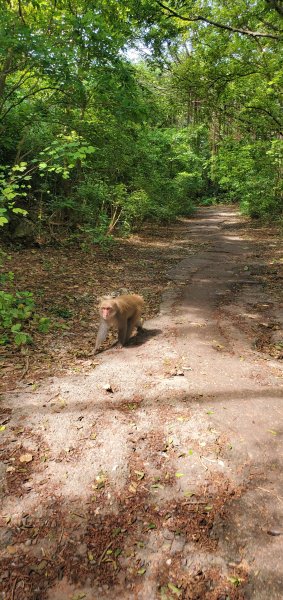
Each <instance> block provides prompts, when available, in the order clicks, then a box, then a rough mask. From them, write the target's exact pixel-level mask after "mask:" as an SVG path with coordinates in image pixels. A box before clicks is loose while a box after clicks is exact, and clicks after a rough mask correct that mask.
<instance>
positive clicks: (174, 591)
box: [167, 582, 182, 598]
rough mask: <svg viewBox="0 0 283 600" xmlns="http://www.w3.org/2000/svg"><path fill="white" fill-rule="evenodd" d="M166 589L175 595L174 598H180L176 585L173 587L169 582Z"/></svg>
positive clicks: (180, 593) (179, 591) (180, 591)
mask: <svg viewBox="0 0 283 600" xmlns="http://www.w3.org/2000/svg"><path fill="white" fill-rule="evenodd" d="M167 585H168V588H169V590H170V591H171V592H173V594H175V596H178V598H180V596H182V590H181V589H180V588H178V587H176V585H174V584H173V583H171V582H169V583H168V584H167Z"/></svg>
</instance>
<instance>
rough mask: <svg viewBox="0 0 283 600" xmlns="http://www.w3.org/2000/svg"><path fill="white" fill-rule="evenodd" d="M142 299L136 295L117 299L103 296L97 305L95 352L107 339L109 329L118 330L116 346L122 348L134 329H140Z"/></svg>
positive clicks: (125, 295) (127, 295) (124, 295)
mask: <svg viewBox="0 0 283 600" xmlns="http://www.w3.org/2000/svg"><path fill="white" fill-rule="evenodd" d="M143 307H144V299H143V298H142V297H141V296H138V294H123V295H122V296H118V297H117V298H112V297H111V296H105V297H104V298H102V300H101V302H100V305H99V313H100V326H99V329H98V333H97V338H96V343H95V350H94V351H95V352H96V351H97V350H98V348H99V346H100V345H101V344H102V343H103V342H104V340H105V339H106V337H107V334H108V331H109V329H110V327H115V328H116V329H118V345H119V346H120V347H121V346H124V345H125V344H126V343H127V342H128V341H129V338H130V337H131V334H132V332H133V329H134V328H135V327H138V328H140V329H141V328H142V322H141V313H142V310H143Z"/></svg>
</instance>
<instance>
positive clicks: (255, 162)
mask: <svg viewBox="0 0 283 600" xmlns="http://www.w3.org/2000/svg"><path fill="white" fill-rule="evenodd" d="M282 149H283V143H282V141H280V140H274V141H272V142H271V143H270V142H263V141H255V140H253V141H252V142H250V143H246V142H242V143H238V142H237V143H236V142H235V141H233V140H230V141H229V142H227V143H226V144H223V145H222V146H221V147H220V149H219V153H218V156H217V160H216V166H215V177H216V179H217V180H218V183H219V185H220V188H221V189H222V190H223V191H224V192H225V193H226V196H227V198H228V199H229V200H231V201H238V202H240V205H241V207H242V210H243V212H244V213H246V214H249V215H251V216H256V217H260V216H262V217H268V216H269V217H270V216H274V217H275V216H279V215H280V214H282V212H283V204H282V195H283V194H282V193H283V185H282V177H280V160H281V156H282Z"/></svg>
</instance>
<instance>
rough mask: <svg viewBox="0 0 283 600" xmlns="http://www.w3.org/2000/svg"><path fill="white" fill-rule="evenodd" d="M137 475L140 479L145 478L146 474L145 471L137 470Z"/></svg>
mask: <svg viewBox="0 0 283 600" xmlns="http://www.w3.org/2000/svg"><path fill="white" fill-rule="evenodd" d="M135 473H136V475H137V476H138V479H139V480H140V479H143V478H144V476H145V473H144V472H143V471H135Z"/></svg>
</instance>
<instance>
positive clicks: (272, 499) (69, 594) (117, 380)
mask: <svg viewBox="0 0 283 600" xmlns="http://www.w3.org/2000/svg"><path fill="white" fill-rule="evenodd" d="M241 222H242V221H241V219H240V218H239V217H238V216H237V214H236V213H235V212H233V211H232V210H231V209H228V208H212V209H203V210H202V211H200V212H199V213H198V216H197V218H196V219H194V220H192V221H191V222H190V225H189V227H188V240H193V239H197V240H199V241H200V242H201V244H202V250H201V251H200V252H199V253H198V254H196V255H195V256H189V257H188V258H186V259H184V260H182V261H181V262H180V263H179V264H178V265H177V266H176V267H175V268H174V269H173V270H172V271H171V272H170V280H171V283H170V285H168V289H167V290H166V292H165V293H164V298H163V303H162V305H161V310H160V315H159V316H158V317H157V318H155V319H154V320H152V321H150V322H147V323H146V324H145V327H146V330H147V331H146V333H145V334H144V335H143V336H142V337H141V338H140V339H138V340H137V343H133V344H131V345H130V346H129V347H127V348H125V349H123V350H121V351H117V350H115V349H113V350H110V351H107V352H105V353H101V354H100V355H99V356H98V357H97V360H96V361H95V362H97V364H96V365H95V368H94V369H93V370H92V371H91V372H90V373H87V374H84V375H81V374H79V375H76V376H68V377H62V378H55V379H52V380H50V381H46V382H45V383H44V384H43V385H42V386H41V387H40V388H38V389H35V390H34V391H31V390H29V389H28V388H27V389H26V390H25V391H22V390H20V391H19V392H18V393H13V394H7V396H6V397H5V401H4V409H5V410H6V413H7V425H6V429H5V431H3V432H2V434H1V435H3V436H4V437H5V456H4V460H3V462H2V463H0V469H1V474H2V475H3V480H4V483H3V489H2V491H1V496H2V509H1V524H2V528H1V538H0V544H1V545H0V549H1V558H2V563H3V565H2V570H1V574H0V590H1V586H2V589H3V592H2V596H1V595H0V598H1V600H2V599H3V600H14V599H15V600H43V599H44V600H45V599H48V600H80V599H86V600H96V599H97V598H99V600H109V599H111V600H112V599H113V600H114V599H118V598H119V599H121V600H132V599H137V600H155V599H156V600H159V599H160V600H166V599H167V600H170V599H171V600H172V599H176V598H180V599H191V600H197V599H200V600H202V599H204V600H227V599H228V598H229V599H230V600H233V599H241V598H245V599H253V600H267V598H268V599H269V600H277V599H279V598H280V599H281V598H282V589H283V573H282V571H283V567H282V565H283V563H282V551H283V529H282V508H283V491H282V470H281V454H282V446H281V444H280V443H281V441H282V427H283V420H282V416H283V410H282V368H281V367H280V363H279V361H276V360H274V359H272V358H270V357H268V356H266V355H263V354H260V353H259V352H258V351H257V350H256V349H254V344H253V342H254V341H255V340H254V336H253V332H252V325H251V324H252V323H253V322H258V321H263V325H262V326H263V327H268V326H269V323H273V322H275V321H276V323H277V326H279V325H278V323H279V322H280V319H281V324H282V318H283V317H282V308H281V314H280V311H279V307H277V309H276V313H275V312H274V308H272V305H271V304H270V298H269V295H268V290H267V289H266V286H265V284H264V282H263V280H262V279H261V277H260V276H259V274H260V268H261V266H262V257H260V256H258V255H256V253H255V247H254V244H253V241H252V240H249V239H244V237H243V236H242V235H241ZM246 237H247V236H246ZM262 315H264V316H262ZM7 491H8V492H10V494H9V493H8V494H7Z"/></svg>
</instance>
